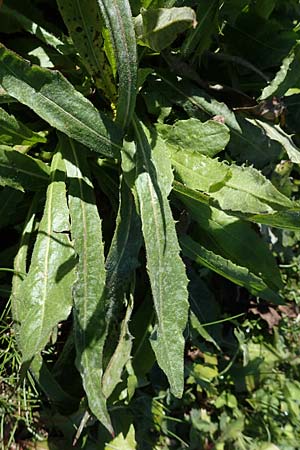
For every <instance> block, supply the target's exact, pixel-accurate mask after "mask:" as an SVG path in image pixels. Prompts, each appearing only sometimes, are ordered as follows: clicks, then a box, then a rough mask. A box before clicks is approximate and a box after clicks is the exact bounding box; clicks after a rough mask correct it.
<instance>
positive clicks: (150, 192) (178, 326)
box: [128, 120, 188, 397]
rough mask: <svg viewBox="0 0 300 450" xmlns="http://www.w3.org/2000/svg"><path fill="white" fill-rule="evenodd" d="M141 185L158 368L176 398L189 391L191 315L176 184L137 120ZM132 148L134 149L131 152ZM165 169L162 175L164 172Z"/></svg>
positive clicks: (138, 184) (138, 183) (139, 194)
mask: <svg viewBox="0 0 300 450" xmlns="http://www.w3.org/2000/svg"><path fill="white" fill-rule="evenodd" d="M134 129H135V139H136V167H137V173H136V180H135V188H136V192H137V198H138V204H139V211H140V215H141V220H142V230H143V236H144V241H145V247H146V256H147V268H148V273H149V278H150V283H151V289H152V295H153V300H154V305H155V310H156V315H157V326H156V328H155V331H154V333H153V334H152V337H151V344H152V347H153V349H154V352H155V355H156V358H157V361H158V364H159V365H160V367H161V368H162V369H163V371H164V372H165V373H166V375H167V377H168V380H169V382H170V385H171V389H172V392H173V393H174V395H176V396H178V397H180V396H181V395H182V391H183V351H184V338H183V334H182V333H183V330H184V328H185V326H186V322H187V315H188V292H187V284H188V281H187V277H186V274H185V268H184V265H183V262H182V260H181V258H180V256H179V245H178V241H177V236H176V231H175V224H174V220H173V217H172V213H171V209H170V206H169V202H168V199H167V195H168V194H169V191H170V189H171V183H170V180H169V179H168V180H167V181H166V179H164V178H163V177H160V178H158V174H159V173H162V171H163V170H164V169H165V167H164V165H165V164H166V161H165V158H166V154H165V155H164V154H163V153H161V155H160V158H156V161H155V162H156V166H155V165H154V161H153V159H151V147H150V145H149V143H148V140H147V137H146V135H145V132H144V131H143V128H142V126H141V124H140V123H139V122H138V121H137V120H135V122H134ZM130 150H132V148H128V151H129V152H130ZM161 169H162V170H161Z"/></svg>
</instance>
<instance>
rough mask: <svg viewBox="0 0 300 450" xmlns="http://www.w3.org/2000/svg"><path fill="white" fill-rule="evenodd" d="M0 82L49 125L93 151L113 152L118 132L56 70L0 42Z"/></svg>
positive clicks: (105, 153) (118, 146)
mask: <svg viewBox="0 0 300 450" xmlns="http://www.w3.org/2000/svg"><path fill="white" fill-rule="evenodd" d="M0 83H1V84H2V86H3V87H4V89H5V90H6V91H7V92H8V94H9V95H11V96H12V97H15V98H16V99H17V100H19V102H21V103H23V104H25V105H26V106H28V107H29V108H31V109H33V110H34V112H36V113H37V114H38V115H39V116H40V117H42V118H43V119H44V120H46V121H47V122H49V124H50V125H52V126H53V127H55V128H57V129H58V130H60V131H62V132H64V133H65V134H66V135H67V136H69V137H72V138H74V139H75V140H78V141H79V142H81V143H83V144H84V145H86V146H87V147H89V148H91V149H92V150H94V151H96V152H100V153H103V154H104V155H106V156H110V157H112V156H117V155H118V153H119V150H120V139H121V135H120V132H119V130H118V128H117V127H116V126H115V125H114V123H113V122H112V121H111V120H109V119H108V117H106V116H104V115H103V114H100V113H99V112H98V111H97V110H96V109H95V107H94V106H93V105H92V104H91V103H90V101H89V100H87V99H86V98H85V97H83V95H82V94H80V93H79V92H78V91H76V90H75V88H74V87H73V86H72V85H71V84H70V83H69V82H68V81H67V80H66V78H64V77H63V76H62V75H61V73H60V72H57V71H50V70H48V69H43V68H41V67H38V66H31V65H30V64H28V62H27V61H25V60H24V59H22V58H20V57H19V56H17V55H16V54H15V53H13V52H11V51H9V50H7V49H6V48H5V47H4V46H2V45H0Z"/></svg>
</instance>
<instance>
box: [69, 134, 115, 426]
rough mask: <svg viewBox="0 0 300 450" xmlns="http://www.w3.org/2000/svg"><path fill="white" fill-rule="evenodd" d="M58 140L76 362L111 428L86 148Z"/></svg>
mask: <svg viewBox="0 0 300 450" xmlns="http://www.w3.org/2000/svg"><path fill="white" fill-rule="evenodd" d="M60 145H61V148H62V152H63V156H64V159H65V162H66V166H67V174H68V178H69V183H70V186H69V208H70V215H71V236H72V241H73V243H74V249H75V252H76V253H77V257H78V264H77V268H76V275H77V277H76V282H75V284H74V288H73V296H74V316H75V346H76V353H77V356H76V365H77V367H78V370H79V372H80V374H81V377H82V381H83V386H84V389H85V392H86V395H87V398H88V403H89V407H90V409H91V411H92V413H93V414H94V415H95V416H96V417H97V419H98V420H99V421H100V422H101V423H102V424H103V425H104V426H105V427H106V428H107V429H108V430H109V432H110V433H113V429H112V425H111V421H110V418H109V415H108V412H107V407H106V399H105V396H104V393H103V391H102V388H101V380H102V376H103V367H102V358H103V347H104V343H105V338H106V323H105V317H106V308H107V305H106V295H105V276H106V274H105V266H104V248H103V242H102V229H101V220H100V217H99V214H98V209H97V205H96V200H95V195H94V190H93V184H92V182H91V179H90V172H89V168H88V164H87V161H86V156H85V152H84V148H83V147H82V146H79V144H76V143H75V142H74V141H72V140H71V139H67V138H66V137H65V136H60Z"/></svg>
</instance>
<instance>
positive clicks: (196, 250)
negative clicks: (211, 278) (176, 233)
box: [180, 235, 282, 303]
mask: <svg viewBox="0 0 300 450" xmlns="http://www.w3.org/2000/svg"><path fill="white" fill-rule="evenodd" d="M180 243H181V246H182V251H183V253H184V254H185V255H186V256H188V257H189V258H191V259H193V260H194V261H196V262H197V263H198V264H202V265H204V266H205V267H208V268H209V269H211V270H213V271H214V272H217V273H218V274H219V275H222V276H223V277H225V278H227V279H228V280H230V281H232V282H233V283H235V284H237V285H239V286H243V287H245V288H246V289H248V291H249V292H251V294H253V295H255V296H257V297H261V298H263V299H265V300H269V301H271V302H274V303H282V299H281V297H280V296H279V295H278V294H277V293H276V292H274V291H273V290H272V289H270V288H269V287H268V286H267V285H266V284H265V283H264V281H263V280H262V279H261V278H260V277H259V276H257V275H254V274H253V273H251V272H250V271H249V270H248V269H247V268H245V267H242V266H238V265H236V264H234V263H233V262H232V261H230V260H229V259H226V258H223V257H222V256H220V255H217V254H215V253H213V252H212V251H210V250H207V249H206V248H205V247H203V246H202V245H200V244H198V243H197V242H195V241H194V240H193V239H192V238H190V237H189V236H187V235H186V236H182V237H181V238H180Z"/></svg>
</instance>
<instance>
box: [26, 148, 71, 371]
mask: <svg viewBox="0 0 300 450" xmlns="http://www.w3.org/2000/svg"><path fill="white" fill-rule="evenodd" d="M64 175H65V168H64V164H63V161H62V159H61V154H60V153H59V152H57V153H56V154H55V155H54V157H53V161H52V165H51V181H50V184H49V187H48V190H47V199H46V204H45V210H44V215H43V218H42V220H41V222H40V225H39V228H38V235H37V239H36V242H35V246H34V249H33V254H32V258H31V264H30V269H29V272H28V275H27V277H26V279H25V280H24V283H23V284H22V308H23V311H24V312H23V316H24V320H23V321H22V323H21V327H20V345H21V350H22V358H23V362H24V363H27V362H29V361H31V359H32V358H33V357H34V356H35V355H37V354H38V353H39V352H40V351H41V350H43V348H44V347H45V345H46V344H47V342H48V340H49V337H50V334H51V332H52V330H53V329H54V327H55V326H56V325H57V324H58V323H59V322H60V321H62V320H65V319H66V318H67V317H68V315H69V313H70V311H71V306H72V299H71V288H72V283H73V280H74V271H73V268H74V251H73V247H72V245H71V243H70V241H69V238H68V235H67V232H68V231H69V210H68V206H67V199H66V191H65V182H64Z"/></svg>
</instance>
